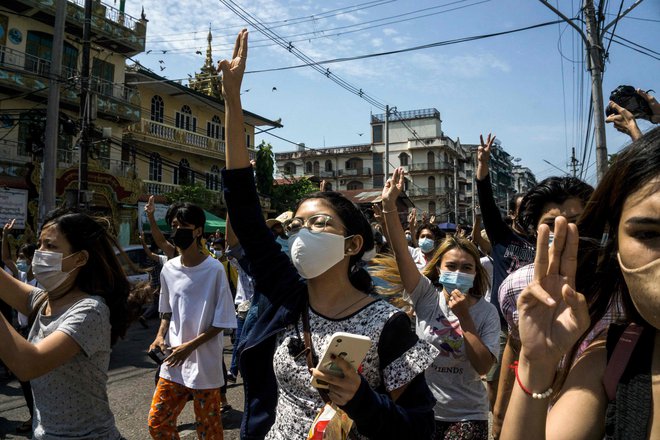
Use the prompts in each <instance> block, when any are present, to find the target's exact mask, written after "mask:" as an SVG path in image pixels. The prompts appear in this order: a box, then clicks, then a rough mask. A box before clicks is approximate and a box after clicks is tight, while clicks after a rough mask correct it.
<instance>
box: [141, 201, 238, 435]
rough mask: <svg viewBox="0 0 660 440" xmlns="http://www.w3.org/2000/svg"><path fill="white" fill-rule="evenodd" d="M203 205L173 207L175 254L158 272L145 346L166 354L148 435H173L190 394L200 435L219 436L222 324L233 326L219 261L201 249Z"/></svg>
mask: <svg viewBox="0 0 660 440" xmlns="http://www.w3.org/2000/svg"><path fill="white" fill-rule="evenodd" d="M205 221H206V217H205V215H204V210H202V209H201V208H200V207H198V206H196V205H192V204H190V203H184V204H182V205H180V206H178V208H177V209H176V210H175V211H173V212H172V216H171V226H172V241H173V242H174V245H175V246H176V248H177V250H178V251H179V253H180V256H179V257H176V258H172V259H170V260H169V261H168V262H167V263H166V264H165V265H164V266H163V269H162V271H161V294H160V303H159V311H160V312H161V324H160V328H159V329H158V334H157V336H156V339H155V340H154V342H153V343H152V344H151V346H150V347H149V350H153V349H156V348H158V349H160V350H161V351H162V352H163V353H165V354H166V355H167V357H166V358H165V359H164V361H163V364H162V366H161V369H160V379H159V380H158V384H157V386H156V392H155V393H154V397H153V400H152V403H151V410H150V412H149V432H150V434H151V436H152V437H153V438H165V437H167V438H170V437H172V438H174V437H175V436H177V427H176V419H177V417H178V415H179V413H180V412H181V410H182V409H183V406H184V405H185V402H186V401H187V400H188V397H189V396H192V399H193V401H194V407H195V416H196V419H197V421H198V423H197V425H196V429H197V435H198V437H199V438H213V439H222V438H223V429H222V420H221V418H220V417H219V414H220V409H221V400H220V387H221V386H222V385H223V384H224V379H223V374H222V367H221V364H220V362H219V359H221V357H222V349H223V346H222V342H223V338H222V332H223V329H229V328H235V327H236V316H235V315H234V307H233V304H232V297H231V292H230V290H229V284H228V282H227V277H226V276H225V273H224V269H223V267H222V264H220V262H219V261H218V260H216V259H215V258H213V257H211V256H209V255H207V254H206V253H204V252H202V250H201V248H200V241H201V238H202V234H203V230H204V223H205Z"/></svg>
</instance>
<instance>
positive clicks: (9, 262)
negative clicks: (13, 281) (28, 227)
mask: <svg viewBox="0 0 660 440" xmlns="http://www.w3.org/2000/svg"><path fill="white" fill-rule="evenodd" d="M15 222H16V219H15V218H13V219H11V221H10V222H9V223H5V226H4V227H3V228H2V262H3V263H5V266H7V268H8V269H9V270H11V273H12V274H14V276H15V277H17V278H18V267H16V263H14V260H13V259H12V258H11V250H10V249H9V231H11V230H12V228H13V227H14V223H15Z"/></svg>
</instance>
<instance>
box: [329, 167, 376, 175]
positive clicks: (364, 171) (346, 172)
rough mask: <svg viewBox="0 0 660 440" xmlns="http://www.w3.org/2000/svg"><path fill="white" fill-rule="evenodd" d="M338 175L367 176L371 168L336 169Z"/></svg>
mask: <svg viewBox="0 0 660 440" xmlns="http://www.w3.org/2000/svg"><path fill="white" fill-rule="evenodd" d="M337 176H339V177H369V176H371V168H365V167H361V168H348V169H345V170H337Z"/></svg>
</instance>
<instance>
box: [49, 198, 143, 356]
mask: <svg viewBox="0 0 660 440" xmlns="http://www.w3.org/2000/svg"><path fill="white" fill-rule="evenodd" d="M48 226H55V227H56V228H57V229H58V231H59V232H60V233H61V234H62V235H64V237H66V240H67V241H68V242H69V245H70V246H71V250H72V252H79V251H83V250H84V251H87V254H88V258H87V263H86V264H85V265H84V266H82V267H81V268H80V271H79V272H78V275H77V276H76V280H75V285H76V287H78V288H79V289H80V290H82V291H83V292H85V293H87V294H89V295H97V296H100V297H102V298H103V300H104V301H105V304H106V305H107V306H108V308H109V309H110V325H111V333H110V334H111V336H110V343H111V345H113V344H114V343H115V342H117V339H118V338H120V337H123V336H124V335H125V334H126V330H127V328H128V325H129V324H130V321H131V319H132V318H133V315H134V314H135V312H136V311H137V310H136V309H137V308H138V306H139V305H138V304H133V301H132V300H131V301H130V304H129V294H130V291H131V285H130V282H129V281H128V279H127V278H126V273H125V272H124V269H123V267H122V265H121V263H120V261H119V258H118V254H119V255H121V256H122V258H125V260H126V261H127V262H130V259H129V258H128V256H127V255H126V254H125V253H124V252H123V250H121V246H120V245H119V243H118V242H117V240H116V239H115V238H114V237H113V236H112V235H111V234H110V233H109V229H110V222H109V221H108V220H107V219H105V218H103V217H92V216H90V215H88V214H85V213H82V212H77V211H73V210H70V209H67V210H62V209H60V210H56V211H54V212H52V213H50V214H49V215H48V217H47V218H46V220H45V221H44V224H43V226H42V229H44V228H45V227H48ZM128 264H130V263H128Z"/></svg>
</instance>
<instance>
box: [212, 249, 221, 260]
mask: <svg viewBox="0 0 660 440" xmlns="http://www.w3.org/2000/svg"><path fill="white" fill-rule="evenodd" d="M213 253H214V254H215V258H220V257H222V249H215V250H214V251H213Z"/></svg>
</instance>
